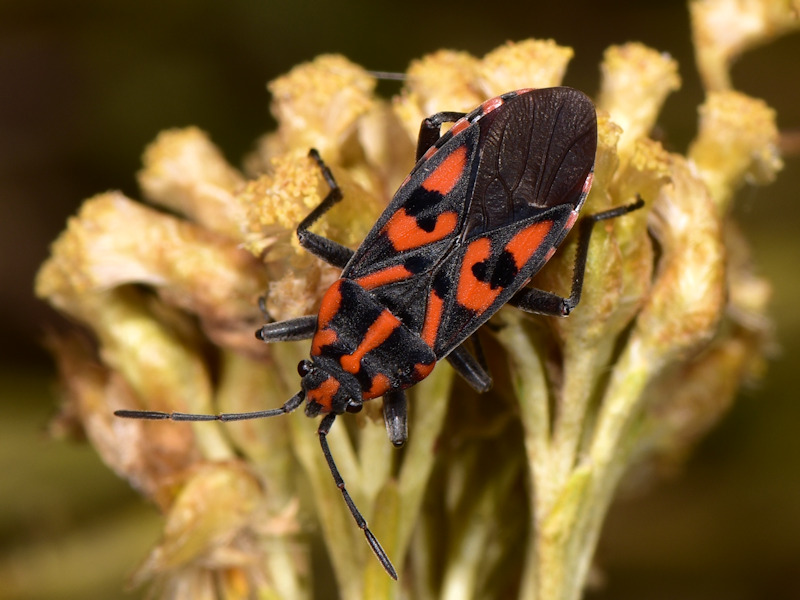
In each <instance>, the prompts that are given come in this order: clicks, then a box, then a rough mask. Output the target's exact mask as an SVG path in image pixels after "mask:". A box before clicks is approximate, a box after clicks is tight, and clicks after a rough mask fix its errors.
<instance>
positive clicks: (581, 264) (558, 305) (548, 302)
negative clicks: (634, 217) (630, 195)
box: [509, 198, 644, 317]
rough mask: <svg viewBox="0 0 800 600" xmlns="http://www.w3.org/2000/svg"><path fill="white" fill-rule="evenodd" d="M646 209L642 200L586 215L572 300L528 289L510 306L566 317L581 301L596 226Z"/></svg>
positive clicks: (518, 294)
mask: <svg viewBox="0 0 800 600" xmlns="http://www.w3.org/2000/svg"><path fill="white" fill-rule="evenodd" d="M643 206H644V201H643V200H642V199H641V198H639V199H638V200H637V201H636V202H633V203H632V204H626V205H625V206H618V207H617V208H612V209H610V210H606V211H603V212H599V213H595V214H593V215H587V216H586V217H585V218H584V219H583V220H582V221H581V223H580V226H579V227H580V229H579V231H578V236H579V237H578V250H577V253H576V255H575V266H574V267H573V271H572V291H571V293H570V295H569V298H562V297H561V296H559V295H557V294H553V293H551V292H546V291H544V290H538V289H535V288H527V289H523V290H521V291H520V292H518V293H517V294H515V295H514V296H513V297H512V298H511V300H510V301H509V304H511V305H512V306H516V307H517V308H519V309H520V310H524V311H526V312H535V313H539V314H543V315H552V316H557V317H566V316H567V315H568V314H569V313H571V312H572V310H573V309H574V308H575V307H576V306H577V305H578V302H580V300H581V292H582V291H583V276H584V273H585V271H586V258H587V256H588V254H589V241H590V240H591V238H592V230H593V229H594V226H595V225H596V224H597V223H599V222H600V221H605V220H607V219H614V218H616V217H621V216H622V215H626V214H628V213H629V212H632V211H634V210H638V209H640V208H642V207H643Z"/></svg>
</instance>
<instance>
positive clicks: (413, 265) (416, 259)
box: [403, 254, 430, 275]
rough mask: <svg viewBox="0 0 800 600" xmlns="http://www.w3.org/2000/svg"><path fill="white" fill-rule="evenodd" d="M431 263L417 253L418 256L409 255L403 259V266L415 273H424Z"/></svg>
mask: <svg viewBox="0 0 800 600" xmlns="http://www.w3.org/2000/svg"><path fill="white" fill-rule="evenodd" d="M429 265H430V260H428V259H427V258H425V257H424V256H421V255H419V254H417V255H416V256H409V257H408V258H407V259H406V260H405V261H403V266H404V267H405V268H406V269H407V270H408V271H410V272H411V273H412V274H413V275H416V274H417V273H422V272H423V271H424V270H425V269H427V268H428V266H429Z"/></svg>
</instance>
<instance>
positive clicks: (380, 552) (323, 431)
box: [317, 413, 397, 581]
mask: <svg viewBox="0 0 800 600" xmlns="http://www.w3.org/2000/svg"><path fill="white" fill-rule="evenodd" d="M334 420H336V414H335V413H328V414H327V415H325V417H324V418H323V419H322V421H321V422H320V424H319V429H317V435H319V445H320V446H322V454H324V455H325V460H326V461H328V468H329V469H330V471H331V475H333V480H334V481H335V482H336V487H338V488H339V491H340V492H342V496H343V497H344V501H345V504H347V508H349V509H350V514H352V515H353V518H354V519H355V520H356V524H357V525H358V527H359V529H361V530H362V531H363V532H364V535H365V536H367V542H368V543H369V546H370V548H372V551H373V552H374V553H375V556H376V557H378V560H379V561H380V562H381V564H382V565H383V568H384V569H386V572H387V573H388V574H389V577H391V578H392V579H394V580H395V581H397V571H395V570H394V567H393V566H392V561H390V560H389V557H388V556H387V555H386V552H385V551H384V549H383V548H382V547H381V545H380V543H379V542H378V538H376V537H375V535H374V534H373V533H372V532H371V531H370V530H369V527H367V520H366V519H365V518H364V517H363V516H362V514H361V512H360V511H359V510H358V508H357V507H356V503H355V502H353V499H352V498H351V497H350V494H349V493H348V492H347V488H345V487H344V479H342V476H341V475H340V474H339V469H337V468H336V463H335V462H334V461H333V455H332V454H331V449H330V447H328V432H329V431H330V430H331V426H332V425H333V422H334Z"/></svg>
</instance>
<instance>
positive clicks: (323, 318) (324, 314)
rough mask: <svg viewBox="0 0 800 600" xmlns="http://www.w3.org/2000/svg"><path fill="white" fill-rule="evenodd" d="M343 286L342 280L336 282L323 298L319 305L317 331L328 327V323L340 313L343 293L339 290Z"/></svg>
mask: <svg viewBox="0 0 800 600" xmlns="http://www.w3.org/2000/svg"><path fill="white" fill-rule="evenodd" d="M341 285H342V280H341V279H339V280H338V281H335V282H334V283H333V285H332V286H331V287H329V288H328V291H327V292H325V295H324V296H323V297H322V302H321V303H320V305H319V314H318V315H317V329H324V328H325V327H327V326H328V323H330V322H331V320H332V319H333V317H334V316H335V315H336V313H337V312H339V306H340V305H341V304H342V292H341V290H340V289H339V288H340V287H341Z"/></svg>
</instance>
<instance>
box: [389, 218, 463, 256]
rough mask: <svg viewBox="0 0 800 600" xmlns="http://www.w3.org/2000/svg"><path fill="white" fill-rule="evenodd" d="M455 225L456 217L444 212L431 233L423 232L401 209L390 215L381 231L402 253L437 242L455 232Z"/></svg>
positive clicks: (456, 222) (456, 223)
mask: <svg viewBox="0 0 800 600" xmlns="http://www.w3.org/2000/svg"><path fill="white" fill-rule="evenodd" d="M456 225H458V215H457V214H456V213H454V212H444V213H442V214H440V215H439V216H438V217H437V218H436V225H435V226H434V228H433V231H425V230H424V229H422V228H421V227H420V226H419V225H417V219H416V218H415V217H411V216H409V215H408V213H407V212H406V211H405V209H403V210H399V211H397V212H396V213H394V215H392V218H391V219H389V222H388V223H386V225H385V226H384V228H383V231H384V232H386V235H387V236H389V241H391V242H392V246H393V247H394V249H395V250H397V251H398V252H402V251H403V250H411V249H412V248H419V247H420V246H424V245H425V244H432V243H433V242H438V241H439V240H441V239H442V238H445V237H447V236H448V235H449V234H450V233H452V232H453V231H455V228H456Z"/></svg>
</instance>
